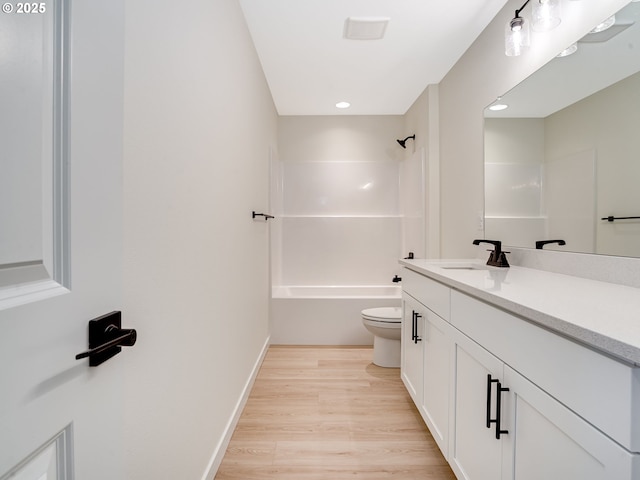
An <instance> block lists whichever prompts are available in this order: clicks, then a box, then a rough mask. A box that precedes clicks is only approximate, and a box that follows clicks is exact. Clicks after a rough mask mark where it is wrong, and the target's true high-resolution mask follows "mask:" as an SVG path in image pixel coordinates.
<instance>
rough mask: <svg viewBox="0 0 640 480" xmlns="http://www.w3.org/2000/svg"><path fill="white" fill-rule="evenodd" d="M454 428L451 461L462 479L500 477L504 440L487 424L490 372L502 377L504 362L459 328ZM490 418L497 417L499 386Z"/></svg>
mask: <svg viewBox="0 0 640 480" xmlns="http://www.w3.org/2000/svg"><path fill="white" fill-rule="evenodd" d="M454 349H455V365H456V367H455V371H456V375H455V400H454V408H455V413H454V414H455V428H454V432H453V435H452V446H451V447H450V451H449V455H450V464H451V468H452V469H453V471H454V472H455V473H456V475H457V476H458V478H459V479H461V480H462V479H465V480H487V479H500V478H501V468H502V442H501V441H500V440H497V439H496V436H495V428H496V427H495V424H494V425H491V428H487V425H486V418H487V375H491V376H492V378H494V379H499V380H501V379H502V369H503V364H502V362H501V361H500V360H498V359H497V358H496V357H494V356H493V355H491V354H490V353H489V352H487V351H486V350H485V349H483V348H482V347H480V346H479V345H478V344H477V343H475V342H474V341H472V340H471V339H469V338H468V337H466V336H465V335H463V334H461V333H459V332H456V336H455V345H454ZM490 393H491V408H490V415H491V418H492V419H494V418H496V414H497V412H496V404H497V402H496V387H495V385H494V386H492V387H491V392H490Z"/></svg>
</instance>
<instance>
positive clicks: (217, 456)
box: [202, 336, 271, 480]
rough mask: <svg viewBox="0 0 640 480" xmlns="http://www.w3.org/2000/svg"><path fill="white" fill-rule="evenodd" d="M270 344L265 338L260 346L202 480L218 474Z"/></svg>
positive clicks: (269, 340)
mask: <svg viewBox="0 0 640 480" xmlns="http://www.w3.org/2000/svg"><path fill="white" fill-rule="evenodd" d="M270 343H271V337H270V336H269V337H267V340H266V341H265V342H264V345H263V346H262V351H261V352H260V355H258V358H257V360H256V363H255V364H254V365H253V370H252V371H251V375H249V378H248V379H247V383H245V386H244V388H243V389H242V394H241V395H240V398H239V399H238V403H237V404H236V407H235V408H234V410H233V415H232V416H231V418H229V421H228V422H227V426H226V427H225V429H224V435H223V436H222V438H221V439H220V441H219V442H218V445H216V448H215V449H214V451H213V455H212V456H211V460H209V464H208V465H207V468H206V470H205V473H204V475H203V476H202V480H213V478H214V477H215V475H216V473H217V472H218V468H220V464H221V463H222V459H223V457H224V454H225V452H226V451H227V447H228V446H229V442H230V441H231V436H232V435H233V431H234V430H235V428H236V425H237V424H238V420H240V415H241V414H242V410H243V409H244V406H245V404H246V403H247V399H248V398H249V394H250V393H251V388H252V387H253V384H254V382H255V380H256V377H257V376H258V371H259V370H260V366H261V365H262V361H263V360H264V356H265V355H266V354H267V350H268V349H269V345H270Z"/></svg>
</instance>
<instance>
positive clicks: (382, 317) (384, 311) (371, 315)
mask: <svg viewBox="0 0 640 480" xmlns="http://www.w3.org/2000/svg"><path fill="white" fill-rule="evenodd" d="M362 318H364V319H366V320H371V321H374V322H383V323H401V322H402V309H401V308H400V307H379V308H367V309H365V310H362Z"/></svg>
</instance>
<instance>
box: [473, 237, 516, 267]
mask: <svg viewBox="0 0 640 480" xmlns="http://www.w3.org/2000/svg"><path fill="white" fill-rule="evenodd" d="M481 243H490V244H491V245H493V250H491V255H489V260H487V265H491V266H492V267H509V262H508V261H507V256H506V255H505V253H509V252H503V251H502V242H501V241H500V240H480V239H477V240H474V241H473V244H474V245H480V244H481Z"/></svg>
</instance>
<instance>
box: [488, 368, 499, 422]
mask: <svg viewBox="0 0 640 480" xmlns="http://www.w3.org/2000/svg"><path fill="white" fill-rule="evenodd" d="M497 382H498V379H497V378H496V379H494V378H491V374H489V375H487V428H491V424H492V423H495V420H492V419H491V384H492V383H497Z"/></svg>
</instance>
